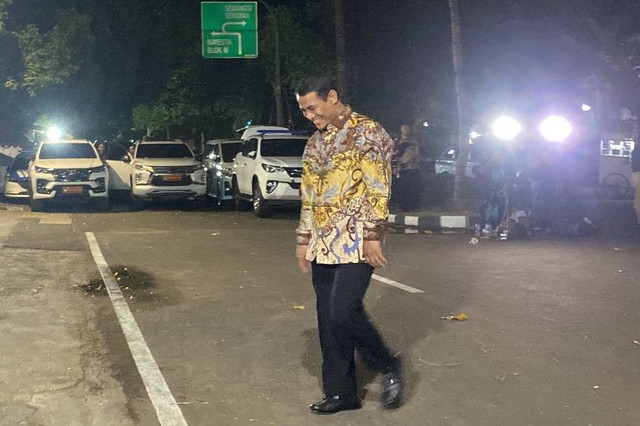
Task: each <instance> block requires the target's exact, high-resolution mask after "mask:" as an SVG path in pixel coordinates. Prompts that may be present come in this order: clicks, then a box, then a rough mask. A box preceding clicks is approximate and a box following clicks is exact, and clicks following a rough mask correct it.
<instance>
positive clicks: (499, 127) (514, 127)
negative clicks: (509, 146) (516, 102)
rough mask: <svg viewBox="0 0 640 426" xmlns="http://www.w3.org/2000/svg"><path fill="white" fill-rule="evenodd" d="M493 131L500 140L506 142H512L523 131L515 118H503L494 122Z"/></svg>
mask: <svg viewBox="0 0 640 426" xmlns="http://www.w3.org/2000/svg"><path fill="white" fill-rule="evenodd" d="M491 131H492V132H493V134H494V135H495V136H496V137H497V138H498V139H502V140H504V141H510V140H512V139H515V137H516V136H518V134H519V133H520V131H522V126H520V123H518V121H517V120H516V119H515V118H511V117H507V116H502V117H500V118H498V119H497V120H496V121H494V122H493V126H491Z"/></svg>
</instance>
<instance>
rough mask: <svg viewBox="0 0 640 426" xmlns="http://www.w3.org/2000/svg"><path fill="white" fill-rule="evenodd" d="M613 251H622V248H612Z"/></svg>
mask: <svg viewBox="0 0 640 426" xmlns="http://www.w3.org/2000/svg"><path fill="white" fill-rule="evenodd" d="M614 250H615V251H622V250H624V249H623V248H620V247H616V248H614Z"/></svg>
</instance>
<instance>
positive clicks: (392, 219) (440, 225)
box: [387, 214, 478, 230]
mask: <svg viewBox="0 0 640 426" xmlns="http://www.w3.org/2000/svg"><path fill="white" fill-rule="evenodd" d="M477 219H478V218H476V217H470V216H462V215H446V214H445V215H441V216H410V215H400V214H398V215H396V214H390V215H389V217H388V218H387V222H389V223H391V224H394V225H401V226H409V227H415V228H424V229H438V230H461V229H469V228H470V227H471V226H472V225H473V224H474V223H476V222H477Z"/></svg>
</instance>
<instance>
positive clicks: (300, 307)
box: [293, 305, 304, 311]
mask: <svg viewBox="0 0 640 426" xmlns="http://www.w3.org/2000/svg"><path fill="white" fill-rule="evenodd" d="M293 309H297V310H299V311H304V305H298V306H294V307H293Z"/></svg>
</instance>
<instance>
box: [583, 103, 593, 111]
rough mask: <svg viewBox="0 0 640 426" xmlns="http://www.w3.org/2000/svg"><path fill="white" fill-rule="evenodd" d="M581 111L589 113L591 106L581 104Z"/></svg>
mask: <svg viewBox="0 0 640 426" xmlns="http://www.w3.org/2000/svg"><path fill="white" fill-rule="evenodd" d="M582 110H583V111H584V112H589V111H591V105H589V104H582Z"/></svg>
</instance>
